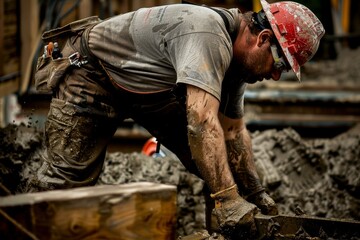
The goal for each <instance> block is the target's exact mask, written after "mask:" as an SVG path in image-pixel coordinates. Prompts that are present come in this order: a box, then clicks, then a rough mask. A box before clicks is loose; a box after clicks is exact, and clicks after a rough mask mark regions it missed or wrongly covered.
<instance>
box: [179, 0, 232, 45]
mask: <svg viewBox="0 0 360 240" xmlns="http://www.w3.org/2000/svg"><path fill="white" fill-rule="evenodd" d="M181 3H183V4H192V5H198V4H195V3H192V2H188V1H181ZM198 6H202V7H207V8H209V9H211V10H213V11H215V12H216V13H217V14H219V15H220V17H221V18H222V19H223V21H224V24H225V28H226V31H227V32H228V33H229V35H230V38H231V41H232V42H234V41H235V39H236V33H235V32H234V31H233V32H231V31H230V23H229V19H228V18H227V17H226V16H225V13H224V12H223V11H221V10H220V9H217V8H213V7H210V6H207V5H205V4H202V5H198Z"/></svg>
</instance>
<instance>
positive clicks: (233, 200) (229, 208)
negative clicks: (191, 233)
mask: <svg viewBox="0 0 360 240" xmlns="http://www.w3.org/2000/svg"><path fill="white" fill-rule="evenodd" d="M211 197H212V198H213V199H214V200H215V208H214V210H213V214H214V215H215V216H216V217H217V221H218V224H219V226H220V231H221V233H222V234H224V235H226V236H233V235H234V232H238V231H237V230H238V229H240V228H241V229H242V230H241V232H246V233H247V234H253V233H254V232H255V231H256V227H255V222H254V215H255V214H256V213H258V212H259V210H258V208H257V207H256V206H255V205H254V204H252V203H249V202H247V201H246V200H245V199H243V198H242V197H240V195H239V194H238V191H237V186H236V185H234V186H232V187H230V188H227V189H225V190H222V191H220V192H218V193H215V194H211Z"/></svg>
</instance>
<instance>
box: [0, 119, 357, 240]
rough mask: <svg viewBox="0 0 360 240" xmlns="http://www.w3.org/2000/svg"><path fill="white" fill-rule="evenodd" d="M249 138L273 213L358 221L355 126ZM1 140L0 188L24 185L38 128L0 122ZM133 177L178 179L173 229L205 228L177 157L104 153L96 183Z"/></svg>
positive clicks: (195, 186)
mask: <svg viewBox="0 0 360 240" xmlns="http://www.w3.org/2000/svg"><path fill="white" fill-rule="evenodd" d="M252 139H253V147H254V155H255V159H256V165H257V167H258V170H259V173H260V175H261V179H262V181H263V184H264V186H266V187H267V189H268V191H269V193H270V195H271V196H272V197H273V198H274V199H275V200H276V202H277V203H278V205H279V208H280V213H282V214H290V215H295V214H298V213H299V212H302V211H303V212H305V213H306V214H308V215H311V216H319V217H333V218H342V219H356V220H360V211H359V210H360V191H359V190H360V176H359V174H358V173H359V170H360V148H359V147H358V146H359V145H360V125H359V126H356V127H354V128H353V129H350V130H349V131H348V132H346V133H343V134H341V135H339V136H337V137H335V138H332V139H310V140H308V139H302V138H301V137H300V135H299V134H298V133H297V132H296V131H294V130H293V129H291V128H288V129H283V130H266V131H261V132H254V133H252ZM20 140H21V141H20ZM0 145H1V148H0V156H1V157H0V181H1V183H2V185H3V186H2V187H1V189H2V192H1V193H2V195H5V194H6V193H7V192H10V193H12V194H20V193H23V192H25V191H26V190H25V189H26V183H27V182H28V181H29V179H31V178H32V177H33V176H34V174H35V172H36V170H37V169H38V168H39V166H40V163H41V157H40V156H41V152H42V151H43V138H42V133H39V132H37V131H36V130H35V129H32V128H29V127H26V126H23V125H21V126H14V125H9V126H8V127H6V128H3V129H0ZM138 181H149V182H157V183H165V184H172V185H176V186H177V189H178V202H177V204H178V223H177V233H178V235H179V236H186V235H189V234H192V233H194V232H195V231H199V230H201V229H203V228H204V227H205V223H204V218H205V216H204V208H205V207H204V198H203V196H202V187H203V181H202V180H200V179H198V178H197V177H195V176H193V175H192V174H190V173H188V172H187V171H186V169H185V168H184V167H183V166H182V164H181V163H180V162H179V160H178V159H176V157H174V156H172V155H171V154H170V155H168V156H165V157H156V158H153V157H148V156H145V155H143V154H141V153H136V152H134V153H131V154H124V153H118V152H117V153H111V154H108V155H107V156H106V160H105V164H104V169H103V172H102V174H101V176H100V178H99V181H98V183H97V184H122V183H129V182H138ZM6 189H7V190H6Z"/></svg>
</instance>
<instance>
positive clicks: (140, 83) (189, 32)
mask: <svg viewBox="0 0 360 240" xmlns="http://www.w3.org/2000/svg"><path fill="white" fill-rule="evenodd" d="M261 4H262V6H263V11H261V12H259V13H252V12H248V13H245V14H242V13H240V12H239V10H238V9H222V8H209V7H204V6H195V5H187V4H175V5H167V6H159V7H153V8H144V9H139V10H137V11H135V12H130V13H126V14H123V15H119V16H116V17H113V18H110V19H107V20H105V21H100V22H98V23H95V24H92V25H91V27H90V26H87V27H86V28H85V30H81V31H80V30H79V31H73V32H74V34H67V35H66V41H65V42H64V41H63V42H64V44H63V46H62V55H63V58H62V59H56V60H53V62H52V64H53V65H54V67H52V71H51V72H50V75H49V78H48V81H47V86H48V87H49V88H51V89H52V91H53V95H54V97H53V99H52V101H51V105H50V110H49V114H48V120H47V122H46V130H45V132H46V134H45V135H46V145H47V154H48V156H47V160H46V162H45V163H44V165H43V166H42V168H41V169H40V171H39V173H38V179H37V181H38V182H37V184H38V185H39V186H41V187H43V188H45V189H55V188H70V187H77V186H84V185H91V184H94V183H95V182H96V180H97V178H98V176H99V174H100V172H101V170H102V164H103V160H104V156H105V152H106V146H107V144H108V142H109V141H110V139H111V138H112V136H113V134H114V132H115V130H116V127H117V126H118V124H119V121H122V120H124V119H126V118H132V119H133V120H134V121H136V122H137V123H139V124H141V125H142V126H144V127H145V128H146V129H147V130H148V131H149V132H150V133H151V134H152V135H153V136H155V137H156V138H157V140H158V141H159V142H160V143H161V144H163V145H164V146H166V147H167V148H168V149H170V150H171V151H172V152H174V153H175V154H176V155H177V156H178V157H179V159H180V160H181V161H182V163H183V164H184V166H185V167H186V168H187V169H188V170H189V171H190V172H192V173H194V174H196V175H198V176H199V177H201V178H202V179H204V181H205V183H206V186H207V188H208V189H209V191H210V193H211V194H210V196H211V198H212V199H214V200H215V209H214V214H215V215H216V217H217V220H218V223H219V226H220V228H221V230H222V231H223V232H225V233H226V232H231V231H233V229H234V228H235V227H237V226H242V225H249V224H252V223H253V216H254V214H255V213H256V212H257V207H259V208H260V209H261V211H262V212H263V213H265V214H277V208H276V205H275V203H274V201H273V200H272V199H271V198H270V197H269V195H268V194H266V192H265V191H264V188H263V187H262V186H261V184H260V182H259V177H258V174H257V172H256V169H255V165H254V159H253V154H252V148H251V139H250V137H249V134H248V132H247V130H246V127H245V124H244V119H243V116H244V110H243V101H244V91H245V88H246V84H247V83H255V82H257V81H262V80H263V79H264V78H265V79H273V80H275V81H276V80H279V78H280V76H281V73H282V72H283V71H288V70H290V69H292V70H293V71H294V72H295V73H296V75H297V77H298V78H299V79H300V66H301V65H303V64H304V63H305V62H306V61H308V60H310V59H311V57H312V56H313V55H314V54H315V52H316V51H317V48H318V44H319V41H320V38H321V37H322V36H323V34H324V29H323V27H322V24H321V23H320V21H319V20H318V19H317V18H316V16H315V15H314V14H313V13H312V12H311V11H310V10H309V9H307V8H306V7H305V6H303V5H300V4H297V3H294V2H280V3H275V4H271V5H269V4H268V3H267V2H266V1H265V0H261ZM61 31H62V30H60V31H58V32H55V33H53V34H49V35H51V37H52V39H55V40H58V41H60V42H61V41H62V40H63V39H61V35H59V34H58V33H59V32H61ZM57 38H59V39H57ZM62 38H64V37H62ZM45 55H46V54H45ZM50 55H51V53H50ZM68 56H70V57H69V59H70V63H71V64H70V65H69V64H68V65H66V63H67V62H68V60H67V57H68ZM85 57H87V59H85ZM44 58H45V59H48V56H45V57H44ZM40 60H41V59H40ZM62 60H64V64H65V65H66V68H64V69H62V70H61V71H60V70H59V69H61V66H63V65H62V64H63V63H61V61H62ZM38 69H39V71H38V72H40V70H41V69H42V65H41V64H40V65H38ZM38 82H39V81H38ZM239 193H240V194H241V195H240V194H239ZM244 197H246V199H247V200H245V198H244ZM250 202H252V203H250ZM253 203H254V204H253Z"/></svg>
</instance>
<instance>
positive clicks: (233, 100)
mask: <svg viewBox="0 0 360 240" xmlns="http://www.w3.org/2000/svg"><path fill="white" fill-rule="evenodd" d="M232 83H233V84H231V83H229V82H227V81H225V83H224V86H223V89H222V93H221V103H220V109H219V111H220V112H221V113H223V114H224V115H225V116H227V117H229V118H233V119H238V118H242V117H243V116H244V95H245V89H246V86H247V84H246V83H244V82H240V81H239V82H236V83H234V82H233V81H232Z"/></svg>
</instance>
